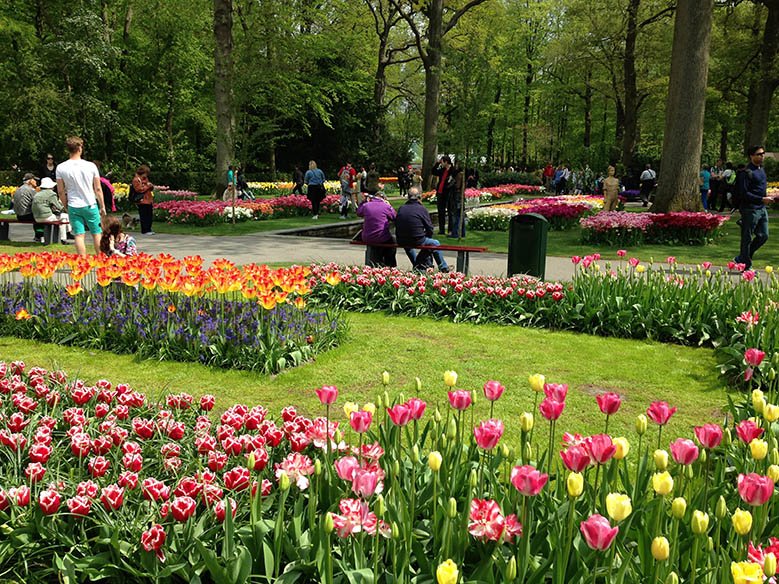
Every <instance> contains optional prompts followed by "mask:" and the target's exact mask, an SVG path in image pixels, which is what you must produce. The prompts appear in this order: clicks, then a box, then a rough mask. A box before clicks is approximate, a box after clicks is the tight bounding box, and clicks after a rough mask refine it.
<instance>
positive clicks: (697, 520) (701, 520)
mask: <svg viewBox="0 0 779 584" xmlns="http://www.w3.org/2000/svg"><path fill="white" fill-rule="evenodd" d="M708 530H709V514H708V513H704V512H703V511H699V510H698V509H696V510H695V511H693V512H692V532H693V533H694V534H695V535H701V534H704V533H706V532H707V531H708Z"/></svg>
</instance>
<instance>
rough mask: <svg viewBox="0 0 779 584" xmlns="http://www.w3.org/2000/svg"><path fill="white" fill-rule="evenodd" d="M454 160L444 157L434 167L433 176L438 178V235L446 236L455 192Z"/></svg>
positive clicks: (436, 193) (436, 188)
mask: <svg viewBox="0 0 779 584" xmlns="http://www.w3.org/2000/svg"><path fill="white" fill-rule="evenodd" d="M453 170H454V169H453V168H452V159H451V158H449V157H448V156H446V155H444V156H442V157H441V158H439V159H438V162H437V163H436V165H435V166H434V167H433V175H434V176H437V177H438V182H437V183H436V186H435V201H436V207H438V235H445V234H446V216H447V211H448V208H449V196H450V195H451V194H452V191H453V190H454V180H453V174H452V173H453Z"/></svg>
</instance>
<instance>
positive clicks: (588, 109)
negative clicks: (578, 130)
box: [584, 69, 592, 148]
mask: <svg viewBox="0 0 779 584" xmlns="http://www.w3.org/2000/svg"><path fill="white" fill-rule="evenodd" d="M591 79H592V70H591V69H587V73H586V75H585V76H584V147H585V148H589V147H590V145H591V144H592V84H591V83H590V81H591Z"/></svg>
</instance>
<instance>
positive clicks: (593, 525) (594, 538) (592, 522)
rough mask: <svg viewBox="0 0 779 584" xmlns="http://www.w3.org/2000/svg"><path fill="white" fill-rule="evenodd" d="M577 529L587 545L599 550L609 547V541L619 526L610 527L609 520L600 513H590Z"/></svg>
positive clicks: (614, 535)
mask: <svg viewBox="0 0 779 584" xmlns="http://www.w3.org/2000/svg"><path fill="white" fill-rule="evenodd" d="M579 529H580V530H581V532H582V535H583V536H584V540H585V541H586V542H587V545H588V546H590V547H591V548H592V549H594V550H598V551H601V552H602V551H605V550H607V549H609V546H610V545H611V542H612V541H614V538H615V537H617V533H619V527H617V526H615V527H611V524H610V523H609V520H608V519H606V518H605V517H603V516H602V515H591V516H590V517H589V518H588V519H587V520H586V521H582V522H581V524H580V525H579Z"/></svg>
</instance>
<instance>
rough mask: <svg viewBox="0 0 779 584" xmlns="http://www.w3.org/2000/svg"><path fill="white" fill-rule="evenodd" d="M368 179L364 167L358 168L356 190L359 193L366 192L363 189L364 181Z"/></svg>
mask: <svg viewBox="0 0 779 584" xmlns="http://www.w3.org/2000/svg"><path fill="white" fill-rule="evenodd" d="M366 178H368V171H367V170H365V167H364V166H361V167H360V172H358V173H357V190H358V191H359V192H361V193H366V192H368V191H367V190H366V188H365V179H366Z"/></svg>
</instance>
